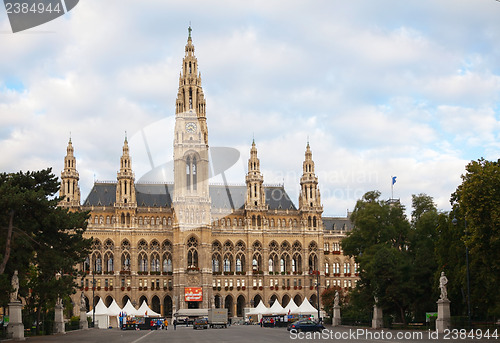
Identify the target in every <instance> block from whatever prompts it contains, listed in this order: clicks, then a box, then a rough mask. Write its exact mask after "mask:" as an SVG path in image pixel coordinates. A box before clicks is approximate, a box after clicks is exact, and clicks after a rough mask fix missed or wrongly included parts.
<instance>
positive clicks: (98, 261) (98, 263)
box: [92, 252, 102, 273]
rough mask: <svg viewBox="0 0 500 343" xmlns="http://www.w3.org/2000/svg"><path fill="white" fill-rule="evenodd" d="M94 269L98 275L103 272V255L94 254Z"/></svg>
mask: <svg viewBox="0 0 500 343" xmlns="http://www.w3.org/2000/svg"><path fill="white" fill-rule="evenodd" d="M92 267H93V271H94V272H97V273H101V272H102V258H101V253H99V252H95V253H94V254H92Z"/></svg>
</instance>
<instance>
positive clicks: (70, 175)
mask: <svg viewBox="0 0 500 343" xmlns="http://www.w3.org/2000/svg"><path fill="white" fill-rule="evenodd" d="M73 153H74V149H73V144H72V142H71V133H70V137H69V140H68V146H67V148H66V156H65V157H64V169H63V171H62V172H61V188H60V189H59V196H60V197H61V198H62V200H61V203H60V206H63V207H69V208H77V207H79V206H80V188H79V186H78V180H79V178H80V177H79V175H78V171H77V170H76V158H75V156H74V154H73Z"/></svg>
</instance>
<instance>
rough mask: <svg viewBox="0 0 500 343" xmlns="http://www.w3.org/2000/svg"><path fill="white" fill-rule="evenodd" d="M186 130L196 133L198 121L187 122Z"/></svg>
mask: <svg viewBox="0 0 500 343" xmlns="http://www.w3.org/2000/svg"><path fill="white" fill-rule="evenodd" d="M186 131H187V132H189V133H195V132H196V123H193V122H189V123H187V124H186Z"/></svg>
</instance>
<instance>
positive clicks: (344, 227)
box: [322, 217, 353, 231]
mask: <svg viewBox="0 0 500 343" xmlns="http://www.w3.org/2000/svg"><path fill="white" fill-rule="evenodd" d="M322 219H323V224H324V225H325V231H327V230H329V231H351V230H352V228H353V224H352V222H351V220H350V219H349V218H336V217H323V218H322Z"/></svg>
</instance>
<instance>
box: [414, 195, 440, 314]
mask: <svg viewBox="0 0 500 343" xmlns="http://www.w3.org/2000/svg"><path fill="white" fill-rule="evenodd" d="M412 208H413V211H412V214H411V228H412V230H411V236H410V244H409V250H408V251H409V253H410V260H411V261H412V262H411V263H412V270H411V276H412V280H413V284H414V285H415V289H414V293H413V298H412V305H411V309H412V313H413V317H414V319H415V320H416V321H420V322H423V321H425V312H429V311H430V310H432V309H433V308H435V306H436V299H437V298H438V293H439V292H438V288H437V284H436V282H437V281H436V275H439V273H440V271H441V270H442V269H440V268H439V266H438V263H437V259H436V253H435V244H436V240H437V239H438V234H439V232H438V230H437V227H438V222H439V214H438V211H437V208H436V205H435V204H434V200H433V199H432V197H430V196H428V195H426V194H419V195H412Z"/></svg>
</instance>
